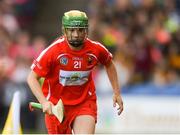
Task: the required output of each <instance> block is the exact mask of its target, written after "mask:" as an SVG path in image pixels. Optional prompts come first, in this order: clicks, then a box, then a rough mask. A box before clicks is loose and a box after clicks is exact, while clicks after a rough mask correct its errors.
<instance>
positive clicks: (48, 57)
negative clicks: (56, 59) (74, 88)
mask: <svg viewBox="0 0 180 135" xmlns="http://www.w3.org/2000/svg"><path fill="white" fill-rule="evenodd" d="M51 63H52V51H51V50H50V49H48V48H47V49H45V50H44V51H42V52H41V54H40V55H39V57H38V58H37V59H35V60H34V61H33V64H32V65H31V69H32V70H33V71H34V72H36V73H37V74H38V75H39V76H41V77H45V76H46V75H47V74H48V73H49V71H50V69H51V68H50V66H51V65H52V64H51Z"/></svg>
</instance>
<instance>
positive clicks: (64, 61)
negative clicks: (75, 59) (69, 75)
mask: <svg viewBox="0 0 180 135" xmlns="http://www.w3.org/2000/svg"><path fill="white" fill-rule="evenodd" d="M60 63H61V64H62V65H67V64H68V58H67V57H65V56H63V57H61V58H60Z"/></svg>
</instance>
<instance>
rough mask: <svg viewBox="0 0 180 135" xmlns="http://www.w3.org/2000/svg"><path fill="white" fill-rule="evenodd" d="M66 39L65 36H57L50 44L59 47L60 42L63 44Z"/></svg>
mask: <svg viewBox="0 0 180 135" xmlns="http://www.w3.org/2000/svg"><path fill="white" fill-rule="evenodd" d="M64 41H65V38H64V37H60V38H57V39H55V40H54V41H53V42H52V43H51V44H50V46H52V47H57V46H58V45H59V44H63V43H64Z"/></svg>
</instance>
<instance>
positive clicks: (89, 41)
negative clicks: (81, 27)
mask: <svg viewBox="0 0 180 135" xmlns="http://www.w3.org/2000/svg"><path fill="white" fill-rule="evenodd" d="M87 42H88V44H89V45H91V46H92V47H93V48H96V49H105V50H107V49H106V47H105V46H104V45H103V44H101V43H100V42H98V41H94V40H91V39H89V38H87Z"/></svg>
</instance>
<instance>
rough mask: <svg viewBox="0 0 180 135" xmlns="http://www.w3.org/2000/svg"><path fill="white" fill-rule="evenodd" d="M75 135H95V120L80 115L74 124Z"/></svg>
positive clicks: (88, 116)
mask: <svg viewBox="0 0 180 135" xmlns="http://www.w3.org/2000/svg"><path fill="white" fill-rule="evenodd" d="M73 132H74V134H94V132H95V119H94V117H92V116H90V115H80V116H78V117H76V119H75V120H74V123H73Z"/></svg>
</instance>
